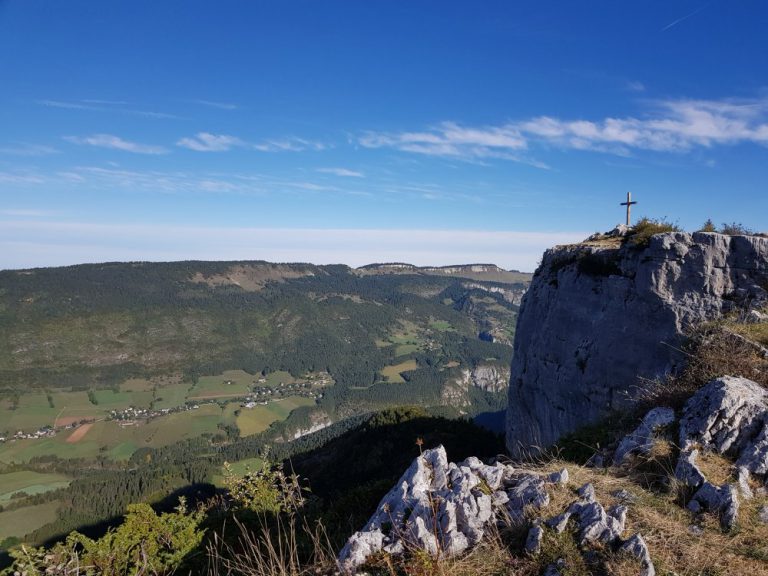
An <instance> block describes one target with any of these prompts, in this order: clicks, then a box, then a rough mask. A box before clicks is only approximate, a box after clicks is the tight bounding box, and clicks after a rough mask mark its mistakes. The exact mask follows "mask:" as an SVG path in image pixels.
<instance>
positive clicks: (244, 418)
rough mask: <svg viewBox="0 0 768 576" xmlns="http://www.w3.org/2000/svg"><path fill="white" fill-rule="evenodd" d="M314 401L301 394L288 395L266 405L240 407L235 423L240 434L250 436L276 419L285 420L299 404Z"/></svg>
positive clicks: (311, 404)
mask: <svg viewBox="0 0 768 576" xmlns="http://www.w3.org/2000/svg"><path fill="white" fill-rule="evenodd" d="M314 404H315V401H314V400H313V399H312V398H304V397H303V396H288V397H287V398H282V399H279V400H275V401H273V402H270V403H269V404H267V405H266V406H261V405H259V406H256V407H254V408H240V407H237V410H239V415H238V416H236V417H235V418H236V419H235V423H236V424H237V427H238V428H239V429H240V435H241V436H250V435H252V434H258V433H259V432H262V431H264V430H266V429H267V428H269V425H270V424H272V423H273V422H277V421H278V420H285V419H286V418H287V417H288V414H290V413H291V411H292V410H294V409H296V408H299V407H300V406H313V405H314Z"/></svg>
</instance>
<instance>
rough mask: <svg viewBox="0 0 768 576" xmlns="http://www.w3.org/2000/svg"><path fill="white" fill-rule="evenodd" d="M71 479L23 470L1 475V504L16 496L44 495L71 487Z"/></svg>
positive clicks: (61, 475) (59, 475)
mask: <svg viewBox="0 0 768 576" xmlns="http://www.w3.org/2000/svg"><path fill="white" fill-rule="evenodd" d="M69 483H70V479H69V478H68V477H66V476H64V475H63V474H47V473H41V472H32V471H30V470H21V471H18V472H7V473H5V474H0V503H2V502H6V501H8V500H10V499H11V498H12V497H13V495H14V494H16V493H18V492H25V493H27V494H29V495H30V496H31V495H34V494H42V493H44V492H50V491H51V490H56V489H58V488H64V487H65V486H69Z"/></svg>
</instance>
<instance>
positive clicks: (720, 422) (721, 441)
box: [680, 376, 768, 455]
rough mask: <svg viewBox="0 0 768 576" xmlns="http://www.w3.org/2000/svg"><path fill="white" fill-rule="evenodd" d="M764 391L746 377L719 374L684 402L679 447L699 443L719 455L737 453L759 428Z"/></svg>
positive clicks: (767, 403) (765, 410)
mask: <svg viewBox="0 0 768 576" xmlns="http://www.w3.org/2000/svg"><path fill="white" fill-rule="evenodd" d="M766 417H768V390H766V389H765V388H763V387H762V386H760V385H759V384H757V383H756V382H753V381H752V380H747V379H746V378H737V377H734V376H723V377H721V378H716V379H715V380H712V381H711V382H709V383H707V384H706V385H705V386H703V387H702V388H701V389H699V390H698V391H697V392H696V393H695V394H694V395H693V396H691V398H690V399H689V400H688V402H686V404H685V407H684V408H683V416H682V418H681V419H680V446H681V448H682V449H683V450H685V449H687V448H688V447H690V446H693V445H696V444H699V445H701V446H702V447H704V448H706V449H708V450H715V451H717V452H719V453H720V454H735V455H738V454H739V453H740V452H741V451H742V450H744V449H745V448H746V447H747V446H749V445H750V444H751V442H752V440H753V439H755V438H756V437H757V435H758V434H759V433H760V432H761V431H762V430H763V427H764V424H765V420H766Z"/></svg>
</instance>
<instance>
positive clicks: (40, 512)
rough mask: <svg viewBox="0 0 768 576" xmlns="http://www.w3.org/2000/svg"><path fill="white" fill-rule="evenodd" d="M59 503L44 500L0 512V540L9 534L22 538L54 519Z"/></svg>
mask: <svg viewBox="0 0 768 576" xmlns="http://www.w3.org/2000/svg"><path fill="white" fill-rule="evenodd" d="M58 508H59V503H58V502H56V501H54V502H46V503H45V504H39V505H37V506H25V507H23V508H19V509H17V510H10V511H8V512H0V540H4V539H5V538H8V537H9V536H16V537H17V538H22V537H23V536H25V535H27V534H29V533H30V532H32V531H34V530H37V529H38V528H40V527H41V526H45V525H46V524H48V523H50V522H53V521H54V520H56V510H57V509H58Z"/></svg>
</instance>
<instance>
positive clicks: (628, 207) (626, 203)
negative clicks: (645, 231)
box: [620, 192, 637, 226]
mask: <svg viewBox="0 0 768 576" xmlns="http://www.w3.org/2000/svg"><path fill="white" fill-rule="evenodd" d="M632 204H637V202H632V192H627V201H626V202H622V203H621V204H620V206H626V207H627V226H629V211H630V208H631V207H632Z"/></svg>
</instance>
